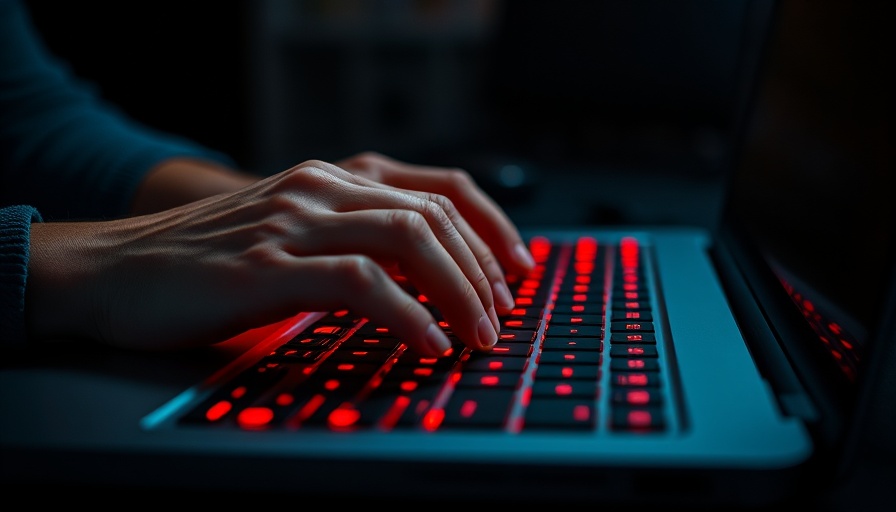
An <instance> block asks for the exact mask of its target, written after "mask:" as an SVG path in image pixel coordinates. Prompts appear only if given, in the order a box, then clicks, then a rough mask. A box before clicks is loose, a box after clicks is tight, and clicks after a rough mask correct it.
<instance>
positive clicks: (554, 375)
mask: <svg viewBox="0 0 896 512" xmlns="http://www.w3.org/2000/svg"><path fill="white" fill-rule="evenodd" d="M599 376H600V365H598V364H583V363H576V364H541V365H538V368H536V370H535V381H536V382H537V381H538V380H540V379H582V380H592V381H597V379H598V378H599Z"/></svg>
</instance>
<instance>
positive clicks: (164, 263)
mask: <svg viewBox="0 0 896 512" xmlns="http://www.w3.org/2000/svg"><path fill="white" fill-rule="evenodd" d="M459 195H460V196H465V195H467V194H464V193H461V194H459ZM467 196H472V197H476V194H469V195H467ZM467 207H468V208H469V205H468V206H467ZM477 222H478V224H479V225H483V224H488V223H487V222H486V221H483V220H482V219H477ZM497 234H498V233H497V230H495V229H492V235H491V236H492V238H493V239H497V240H498V242H501V243H504V244H507V243H513V242H507V241H506V240H505V239H504V238H507V239H512V237H513V235H514V234H515V231H511V233H510V235H509V236H505V237H504V238H502V237H500V236H496V235H497ZM31 239H32V256H31V261H30V265H29V279H28V290H27V292H26V297H27V300H28V305H27V308H28V318H29V325H30V330H31V335H32V337H35V338H38V339H48V338H72V337H80V338H88V339H94V340H100V341H103V342H105V343H108V344H111V345H115V346H122V347H127V348H143V349H164V348H180V347H190V346H197V345H203V344H210V343H217V342H220V341H224V340H226V339H229V338H230V337H232V336H234V335H236V334H239V333H241V332H244V331H245V330H248V329H250V328H254V327H260V326H263V325H267V324H270V323H273V322H275V321H279V320H282V319H285V318H287V317H289V316H292V315H294V314H296V313H298V312H300V311H326V310H333V309H337V308H342V307H348V308H349V309H352V310H353V311H355V312H357V313H359V314H361V315H363V316H366V317H368V318H370V319H371V320H372V321H373V322H375V323H377V324H378V325H382V326H385V327H387V328H389V330H390V331H391V332H393V333H394V334H395V335H396V336H397V337H398V338H399V339H401V340H402V341H404V342H405V343H406V344H407V345H408V346H409V347H411V348H412V349H414V350H416V351H418V352H419V353H421V354H422V355H431V356H436V355H441V354H442V353H444V352H445V350H446V349H447V348H448V341H447V339H445V338H444V335H443V334H442V331H441V329H440V328H439V327H438V326H437V325H436V323H435V319H433V318H432V316H431V315H430V313H429V311H428V310H427V309H426V308H425V307H424V306H423V305H421V304H420V303H419V302H418V301H417V300H416V299H415V298H414V297H412V296H410V295H409V294H407V293H406V292H405V291H404V290H402V289H401V287H400V286H399V285H398V284H397V283H396V282H395V281H394V280H393V279H392V278H391V276H390V275H389V273H388V272H387V271H386V270H385V268H388V267H393V266H395V267H398V268H399V269H400V270H401V271H402V273H403V274H404V275H405V276H407V277H408V279H409V280H410V281H411V283H412V284H414V286H415V287H416V288H418V289H419V290H420V291H421V292H422V293H424V294H426V295H427V296H428V297H429V299H430V301H431V302H432V304H433V305H435V306H436V307H437V308H438V309H439V310H440V312H441V313H442V314H443V316H444V317H445V320H446V321H447V322H448V323H449V325H450V326H451V329H452V331H453V332H454V333H455V334H456V335H457V336H458V337H459V338H460V339H461V340H462V341H463V342H464V343H466V344H467V345H468V346H470V347H472V348H475V349H487V348H488V347H490V346H491V345H492V344H494V342H495V341H496V340H497V330H498V328H499V327H498V325H497V316H496V310H495V304H494V299H493V295H492V287H494V285H495V283H494V281H491V280H490V279H498V278H499V277H497V276H493V277H491V278H490V277H489V276H488V275H487V272H486V270H485V268H486V267H487V268H489V270H488V272H489V273H494V270H493V269H492V268H491V266H490V262H489V260H493V258H492V257H491V256H490V252H489V251H488V248H487V246H485V244H484V242H482V240H481V239H480V238H479V237H478V235H477V234H476V233H475V232H474V231H473V230H472V228H471V227H470V226H469V225H467V223H466V220H465V218H464V217H462V216H461V215H460V213H459V212H458V211H457V210H456V209H455V208H454V206H453V203H452V202H451V201H450V200H448V199H447V198H445V197H444V196H440V195H437V194H427V193H423V192H418V191H411V190H402V189H398V188H394V187H392V186H389V185H386V184H383V183H376V182H373V181H370V180H368V179H366V178H364V177H362V176H356V175H352V174H350V173H348V172H346V171H345V170H343V169H340V168H338V167H336V166H333V165H330V164H327V163H324V162H318V161H310V162H306V163H304V164H301V165H299V166H296V167H294V168H292V169H289V170H287V171H284V172H282V173H279V174H277V175H274V176H271V177H269V178H267V179H264V180H261V181H258V182H257V183H254V184H252V185H249V186H247V187H245V188H243V189H241V190H239V191H237V192H233V193H227V194H221V195H217V196H213V197H210V198H207V199H203V200H200V201H196V202H193V203H189V204H186V205H183V206H180V207H176V208H173V209H170V210H166V211H162V212H158V213H154V214H150V215H143V216H137V217H131V218H126V219H119V220H114V221H105V222H73V223H45V224H34V225H33V226H32V238H31ZM500 279H503V275H501V276H500ZM505 306H506V305H505ZM505 309H506V307H505ZM37 319H39V320H37Z"/></svg>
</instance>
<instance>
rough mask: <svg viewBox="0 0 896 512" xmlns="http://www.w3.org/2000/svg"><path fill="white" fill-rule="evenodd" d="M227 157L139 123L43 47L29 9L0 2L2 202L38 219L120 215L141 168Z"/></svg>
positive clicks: (8, 1) (125, 209) (12, 2)
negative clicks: (31, 210)
mask: <svg viewBox="0 0 896 512" xmlns="http://www.w3.org/2000/svg"><path fill="white" fill-rule="evenodd" d="M177 156H180V157H195V158H199V159H203V160H213V161H216V162H219V163H223V164H225V165H228V166H231V167H232V166H233V165H234V164H233V162H232V161H231V160H230V159H229V158H228V157H227V156H226V155H223V154H221V153H218V152H215V151H211V150H209V149H207V148H203V147H201V146H199V145H197V144H194V143H192V142H190V141H188V140H186V139H183V138H179V137H176V136H173V135H171V134H166V133H161V132H159V131H155V130H152V129H149V128H148V127H146V126H143V125H140V124H137V123H136V122H134V121H133V120H132V119H129V118H128V117H127V116H126V115H124V114H123V113H122V112H120V111H118V110H117V109H116V108H115V107H113V106H111V105H110V104H108V103H105V102H103V100H102V99H101V98H100V96H99V95H98V94H97V92H96V90H95V89H94V88H93V87H91V85H90V84H88V83H86V82H84V81H81V80H79V79H78V78H77V77H76V76H75V75H74V74H73V73H72V72H71V70H70V69H69V68H68V67H67V66H66V65H65V64H63V63H62V62H61V61H59V60H57V59H56V58H55V57H53V56H52V55H50V54H49V52H48V51H47V49H46V47H45V46H44V45H43V42H42V41H41V40H40V38H39V37H38V36H37V33H36V31H35V28H34V27H33V25H32V24H31V20H30V19H29V17H28V13H27V11H26V9H25V7H24V5H23V4H22V3H20V2H19V1H16V0H0V207H2V206H6V205H12V204H28V205H31V206H34V207H36V208H37V209H38V210H39V211H40V213H41V215H42V216H43V218H44V219H45V220H47V221H50V220H63V219H72V220H73V219H102V218H111V217H120V216H122V215H124V214H126V213H127V212H128V209H129V207H130V204H131V201H132V200H133V197H134V195H135V193H136V190H137V187H138V185H139V184H140V182H141V180H142V179H143V177H144V176H145V175H146V173H147V172H148V171H149V170H151V169H152V168H153V167H154V166H155V165H156V164H158V163H160V162H161V161H163V160H165V159H168V158H171V157H177Z"/></svg>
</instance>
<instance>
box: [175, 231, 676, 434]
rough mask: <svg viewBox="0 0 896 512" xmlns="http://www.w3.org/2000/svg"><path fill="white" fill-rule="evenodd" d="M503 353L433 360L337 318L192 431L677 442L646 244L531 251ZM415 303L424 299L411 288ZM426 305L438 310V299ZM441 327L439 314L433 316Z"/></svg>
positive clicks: (325, 320) (240, 377)
mask: <svg viewBox="0 0 896 512" xmlns="http://www.w3.org/2000/svg"><path fill="white" fill-rule="evenodd" d="M530 249H531V251H532V254H533V256H534V257H535V260H536V263H537V265H536V267H535V268H534V269H533V270H532V272H531V273H530V274H529V275H527V276H524V277H520V278H517V279H514V280H512V281H511V282H510V283H509V285H510V288H511V292H512V294H513V296H514V298H515V302H516V308H515V309H514V310H513V311H512V312H511V313H510V314H509V315H506V316H504V317H503V318H501V325H502V328H501V332H500V334H499V339H498V343H497V344H496V345H495V347H494V348H493V349H492V350H491V351H489V352H478V351H472V350H470V349H468V348H465V346H464V345H463V344H462V343H461V342H460V341H459V340H457V338H456V337H454V336H453V335H452V333H451V331H450V328H449V326H448V325H447V324H446V323H445V322H444V321H440V325H441V326H442V327H443V329H445V332H446V334H447V335H448V337H449V339H452V340H453V341H454V346H453V348H452V349H451V351H450V354H448V355H447V356H443V357H441V358H424V357H420V356H418V355H416V354H415V353H414V352H413V351H412V350H410V349H408V348H407V346H406V345H404V344H403V343H400V342H399V341H398V340H397V339H396V338H394V337H393V336H391V335H390V333H389V332H388V330H387V329H385V328H382V327H379V326H377V325H375V324H373V323H371V322H369V321H367V320H366V319H364V318H360V317H358V316H356V315H353V314H352V313H351V312H349V311H345V310H343V311H336V312H331V313H327V314H324V315H322V316H320V318H318V319H317V320H315V321H314V322H313V323H312V324H311V325H309V326H308V327H306V328H305V329H304V330H302V332H300V333H299V334H298V335H296V336H294V337H291V338H289V339H287V340H285V341H284V342H283V343H282V344H279V345H278V346H276V347H275V348H274V349H273V350H272V351H270V353H268V354H267V355H265V356H263V357H260V359H259V360H258V361H257V362H255V363H254V364H252V365H251V366H249V367H247V368H245V369H244V370H241V371H240V372H238V373H237V374H236V375H235V376H234V377H232V378H229V379H227V380H226V381H224V382H222V383H221V384H220V385H217V386H216V387H215V389H213V390H212V391H211V392H209V394H208V396H207V397H205V398H204V399H202V400H201V401H200V402H199V403H197V404H196V405H194V406H192V407H191V408H190V409H189V410H188V411H187V412H186V413H185V414H184V415H183V416H182V417H180V418H179V420H178V422H179V423H180V424H189V425H208V426H221V427H231V428H241V429H298V428H303V429H306V428H320V429H330V430H337V431H351V430H359V429H376V430H379V431H389V430H398V429H422V430H425V431H436V430H445V429H493V430H503V431H506V432H511V433H517V432H523V431H536V430H544V429H562V430H575V431H585V432H593V431H599V430H601V431H602V430H608V431H638V432H647V433H650V432H662V431H664V430H665V429H666V428H667V413H668V410H667V407H668V400H667V399H666V398H667V397H666V396H665V394H666V393H665V389H664V388H665V385H664V384H662V382H663V381H664V379H663V378H662V377H663V374H662V372H663V371H664V370H663V366H664V365H663V357H662V354H661V353H660V352H658V346H657V338H656V333H655V328H654V325H658V324H657V323H656V319H655V318H654V315H655V313H656V311H655V308H654V307H653V306H652V302H651V297H650V289H651V287H650V286H649V284H650V283H649V282H648V273H647V272H646V271H645V266H646V265H644V263H643V262H644V260H645V254H644V251H643V248H642V247H639V245H638V242H637V241H636V240H635V239H634V238H623V239H621V240H620V241H618V243H615V244H604V243H598V240H596V239H594V238H587V237H583V238H579V239H578V240H576V241H571V242H562V243H561V242H556V241H550V240H548V239H547V238H543V237H536V238H533V239H532V240H530ZM406 289H408V291H411V292H412V293H415V292H413V290H412V289H411V288H410V287H409V286H408V287H407V288H406ZM417 295H418V298H419V300H420V301H421V302H422V303H424V304H425V305H426V304H427V302H426V297H424V296H422V295H419V294H417ZM430 309H431V311H432V312H433V314H434V316H435V317H436V318H437V319H440V315H439V313H438V311H437V310H435V308H430Z"/></svg>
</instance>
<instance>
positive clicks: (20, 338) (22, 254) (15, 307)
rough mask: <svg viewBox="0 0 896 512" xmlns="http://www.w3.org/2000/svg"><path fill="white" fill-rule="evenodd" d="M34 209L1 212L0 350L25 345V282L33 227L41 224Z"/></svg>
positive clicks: (16, 208) (1, 210)
mask: <svg viewBox="0 0 896 512" xmlns="http://www.w3.org/2000/svg"><path fill="white" fill-rule="evenodd" d="M41 221H42V218H41V216H40V213H39V212H38V211H37V210H36V209H34V208H32V207H31V206H23V205H20V206H8V207H4V208H0V346H7V347H8V346H20V345H24V344H25V341H26V339H27V334H26V331H25V281H26V279H27V277H28V257H29V252H30V246H31V223H32V222H41Z"/></svg>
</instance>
